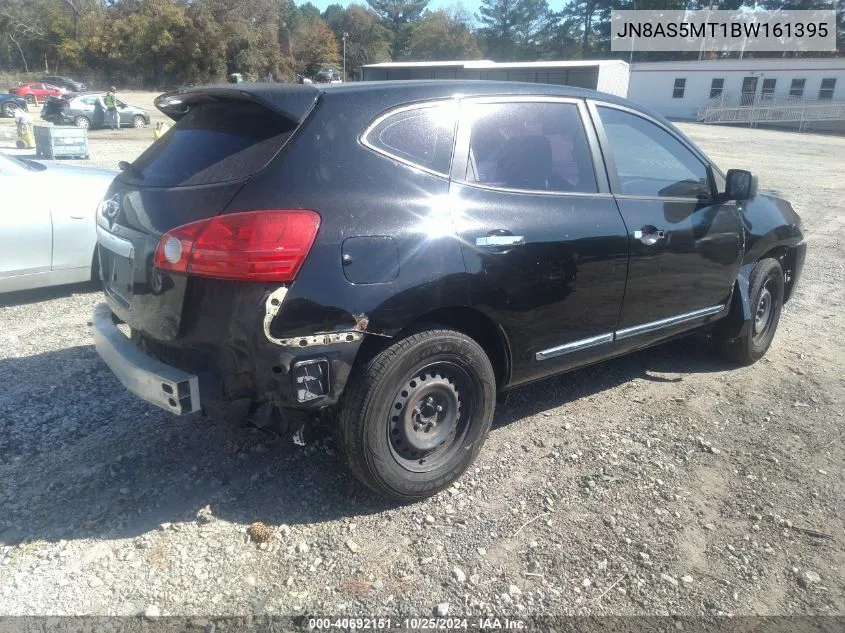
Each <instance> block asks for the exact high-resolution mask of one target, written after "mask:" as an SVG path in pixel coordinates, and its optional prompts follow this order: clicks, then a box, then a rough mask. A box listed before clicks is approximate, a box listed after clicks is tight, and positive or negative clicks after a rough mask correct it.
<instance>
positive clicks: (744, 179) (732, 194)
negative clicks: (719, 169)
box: [725, 169, 757, 200]
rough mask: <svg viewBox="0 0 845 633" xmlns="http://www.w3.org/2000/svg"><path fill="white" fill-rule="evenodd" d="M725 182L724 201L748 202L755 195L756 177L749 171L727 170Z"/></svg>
mask: <svg viewBox="0 0 845 633" xmlns="http://www.w3.org/2000/svg"><path fill="white" fill-rule="evenodd" d="M725 182H726V184H725V200H749V199H751V198H753V197H754V196H756V195H757V176H755V175H754V174H752V173H751V172H750V171H746V170H744V169H729V170H728V173H727V174H726V176H725Z"/></svg>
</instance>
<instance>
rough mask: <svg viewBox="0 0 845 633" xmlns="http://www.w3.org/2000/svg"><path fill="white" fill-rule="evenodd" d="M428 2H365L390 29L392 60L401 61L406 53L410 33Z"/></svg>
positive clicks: (405, 0) (375, 0)
mask: <svg viewBox="0 0 845 633" xmlns="http://www.w3.org/2000/svg"><path fill="white" fill-rule="evenodd" d="M428 2H429V0H367V4H369V5H370V6H371V7H372V8H373V11H375V12H376V13H378V15H379V17H381V19H382V20H384V23H385V25H386V26H387V28H388V29H390V33H391V36H392V41H391V43H390V55H391V57H392V58H393V59H401V58H402V57H404V56H405V55H406V53H407V52H408V45H409V43H410V40H411V33H412V32H413V30H414V27H415V26H416V25H417V24H419V22H420V20H421V19H422V13H423V11H425V8H426V7H427V6H428Z"/></svg>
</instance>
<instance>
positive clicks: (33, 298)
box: [0, 281, 103, 308]
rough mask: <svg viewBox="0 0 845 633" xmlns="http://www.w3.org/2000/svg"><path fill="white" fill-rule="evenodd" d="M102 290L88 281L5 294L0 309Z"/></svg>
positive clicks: (1, 296)
mask: <svg viewBox="0 0 845 633" xmlns="http://www.w3.org/2000/svg"><path fill="white" fill-rule="evenodd" d="M102 288H103V287H102V285H101V283H100V282H99V281H96V282H94V281H89V282H83V283H79V284H71V285H68V286H53V287H50V288H36V289H35V290H18V291H17V292H7V293H4V294H2V295H0V308H5V307H8V306H19V305H27V304H30V303H38V302H39V301H48V300H50V299H61V298H64V297H70V296H72V295H74V294H78V293H88V292H96V291H98V290H100V291H102Z"/></svg>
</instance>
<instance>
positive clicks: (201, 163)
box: [124, 101, 297, 187]
mask: <svg viewBox="0 0 845 633" xmlns="http://www.w3.org/2000/svg"><path fill="white" fill-rule="evenodd" d="M296 127H297V122H296V121H294V120H292V119H289V118H287V117H285V116H282V115H281V114H278V113H276V112H273V111H271V110H269V109H267V108H265V107H263V106H261V105H259V104H257V103H253V102H251V101H221V102H217V103H203V104H199V105H196V106H193V107H192V109H191V110H190V111H189V112H188V113H187V114H186V115H185V116H183V117H182V118H181V119H179V121H177V123H176V124H175V125H174V126H173V127H172V128H171V130H170V131H169V132H168V133H167V134H165V135H164V136H162V137H161V139H159V140H158V141H156V142H155V143H153V144H152V145H151V146H150V147H149V148H148V149H147V150H146V151H145V152H144V153H143V154H141V155H140V156H139V157H138V158H137V159H136V160H135V162H134V163H133V166H134V167H135V169H134V170H133V171H134V172H135V174H136V176H133V175H132V174H131V173H130V172H124V177H128V178H132V179H135V178H140V181H141V182H142V183H143V184H144V185H146V186H150V187H177V186H185V187H187V186H196V185H208V184H214V183H220V182H229V181H235V180H242V179H244V178H246V177H248V176H250V175H252V174H254V173H255V172H257V171H259V170H261V169H262V168H264V167H265V166H266V165H267V164H268V163H269V162H270V161H271V160H272V159H273V157H274V156H275V155H276V154H277V153H278V152H279V150H281V149H282V147H283V146H284V145H285V143H286V142H287V140H288V139H289V138H290V136H291V134H292V133H293V131H294V130H295V129H296Z"/></svg>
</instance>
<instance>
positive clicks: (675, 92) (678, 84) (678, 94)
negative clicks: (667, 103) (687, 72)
mask: <svg viewBox="0 0 845 633" xmlns="http://www.w3.org/2000/svg"><path fill="white" fill-rule="evenodd" d="M686 87H687V80H686V79H676V80H675V86H674V87H673V88H672V98H673V99H683V98H684V90H686Z"/></svg>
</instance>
